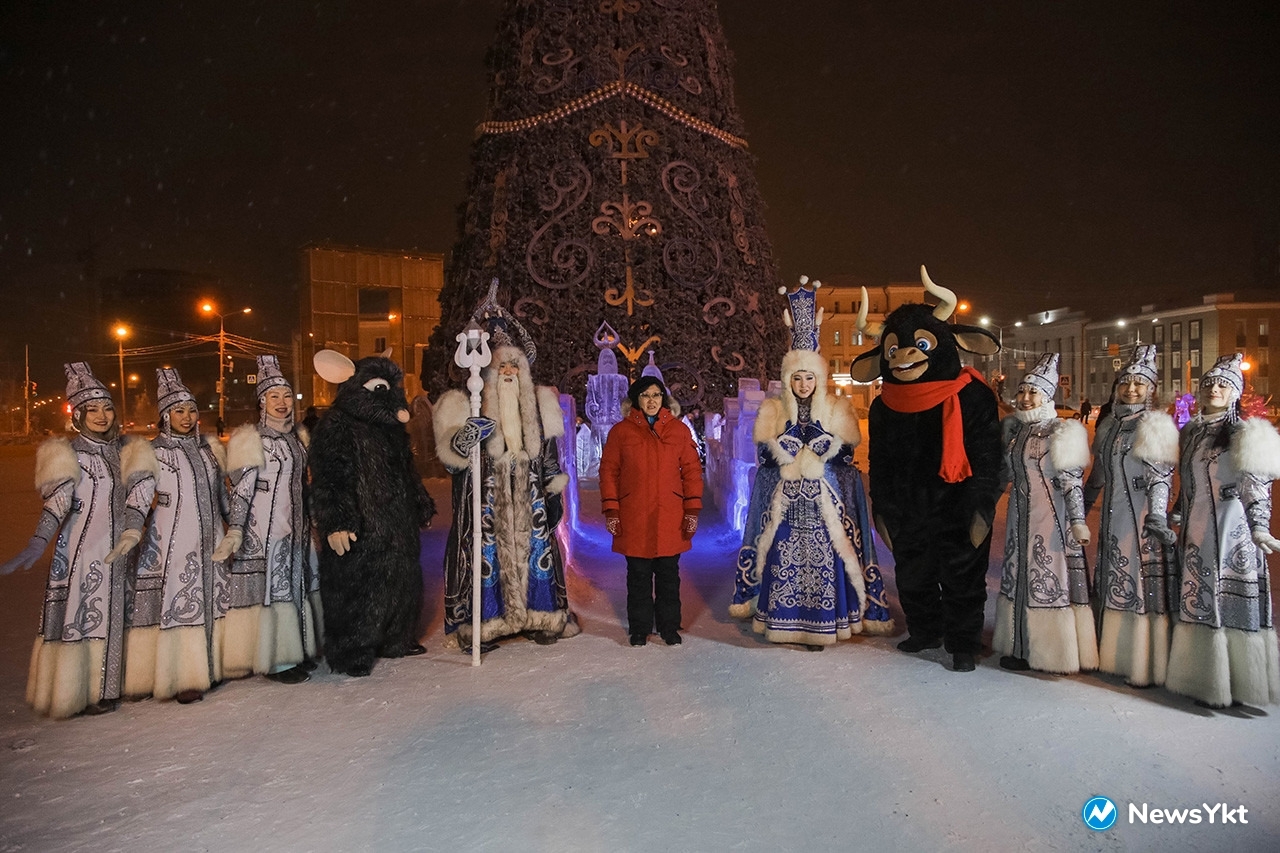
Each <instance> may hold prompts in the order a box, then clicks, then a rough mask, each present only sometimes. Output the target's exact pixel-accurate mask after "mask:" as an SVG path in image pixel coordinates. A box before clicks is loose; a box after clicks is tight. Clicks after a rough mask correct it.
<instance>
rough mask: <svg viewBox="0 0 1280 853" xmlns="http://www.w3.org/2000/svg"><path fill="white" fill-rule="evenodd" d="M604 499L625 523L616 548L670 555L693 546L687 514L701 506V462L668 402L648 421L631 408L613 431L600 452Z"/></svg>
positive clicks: (608, 508) (640, 554) (635, 554)
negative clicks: (655, 416)
mask: <svg viewBox="0 0 1280 853" xmlns="http://www.w3.org/2000/svg"><path fill="white" fill-rule="evenodd" d="M600 504H601V508H602V509H603V510H604V511H605V513H606V514H607V513H609V512H610V511H616V512H617V513H618V518H619V519H620V521H621V522H622V526H621V529H620V530H619V531H618V535H617V536H614V537H613V550H614V551H616V552H618V553H619V554H626V555H627V556H629V557H644V558H648V559H652V558H654V557H670V556H673V555H675V554H680V553H683V552H685V551H688V550H689V540H690V537H687V536H685V535H684V533H683V532H682V531H683V529H684V528H683V525H684V517H685V516H686V515H697V514H698V510H700V509H702V466H701V465H700V464H699V463H698V449H697V448H696V447H695V446H694V444H693V436H692V435H690V434H689V428H688V427H686V426H685V425H684V424H683V423H682V422H680V421H679V420H677V419H676V418H675V416H674V415H672V414H671V412H670V410H668V409H667V408H666V407H665V406H664V407H663V408H662V410H661V411H659V412H658V420H657V421H655V422H654V424H653V426H652V427H650V426H649V422H648V420H646V419H645V416H644V413H643V412H641V411H640V410H639V409H632V410H631V411H630V413H628V415H627V416H626V417H625V418H623V419H622V420H621V421H619V422H618V423H616V424H614V426H613V429H611V430H609V438H608V439H607V440H606V441H605V443H604V453H603V455H602V456H601V457H600Z"/></svg>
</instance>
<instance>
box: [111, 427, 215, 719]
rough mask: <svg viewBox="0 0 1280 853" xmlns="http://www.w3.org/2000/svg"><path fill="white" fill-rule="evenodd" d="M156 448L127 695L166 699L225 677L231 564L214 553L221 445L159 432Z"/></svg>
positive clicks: (134, 607)
mask: <svg viewBox="0 0 1280 853" xmlns="http://www.w3.org/2000/svg"><path fill="white" fill-rule="evenodd" d="M215 441H216V439H215ZM151 446H152V447H153V448H154V449H155V453H156V461H157V463H158V465H159V468H158V472H159V473H158V476H157V479H156V499H155V506H154V507H153V508H152V510H151V517H150V521H149V523H148V525H147V532H146V535H145V536H144V538H143V540H142V545H141V547H140V549H139V552H138V573H137V584H136V588H135V592H134V597H133V602H132V612H131V614H130V620H129V634H128V657H129V667H128V674H127V678H126V682H125V693H126V694H127V695H129V696H135V697H140V696H146V695H148V694H152V695H154V696H155V697H156V698H158V699H168V698H171V697H173V696H175V695H176V694H178V693H179V692H181V691H183V690H188V689H192V690H208V689H209V687H210V685H211V684H212V683H213V682H215V681H218V680H219V679H220V678H221V669H222V661H221V659H220V657H219V656H218V655H215V654H214V650H215V648H216V647H217V644H215V637H214V628H215V624H216V623H217V620H219V619H220V618H221V617H222V615H223V611H222V609H221V608H220V606H219V602H220V601H221V602H226V600H227V596H228V583H229V575H228V566H227V563H225V562H222V563H214V562H213V559H212V556H211V555H212V553H213V549H214V546H216V545H217V543H218V541H219V540H220V539H221V538H222V535H223V526H224V519H225V517H226V513H227V507H228V496H227V490H226V487H225V484H224V482H223V476H222V463H221V461H220V460H219V458H218V454H219V453H220V452H221V450H222V448H221V444H219V445H218V446H217V450H216V451H215V449H214V447H213V445H211V444H210V442H209V440H208V439H207V438H206V437H204V436H201V435H199V434H192V435H172V434H167V433H161V434H160V435H158V436H156V437H155V438H154V439H152V442H151ZM218 627H219V630H220V627H221V626H218Z"/></svg>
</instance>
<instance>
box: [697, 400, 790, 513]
mask: <svg viewBox="0 0 1280 853" xmlns="http://www.w3.org/2000/svg"><path fill="white" fill-rule="evenodd" d="M781 392H782V385H781V383H780V382H778V381H777V380H774V381H771V382H770V383H769V387H768V392H767V393H766V392H765V391H762V390H761V389H760V380H758V379H739V380H738V396H737V397H736V398H732V397H725V398H724V410H725V411H724V418H723V421H721V422H719V423H717V424H716V425H715V427H712V426H711V425H710V424H709V425H708V427H707V483H708V485H709V486H710V488H711V492H712V494H713V495H714V498H715V501H716V504H717V505H718V506H719V507H720V508H721V509H722V511H723V513H724V517H725V521H727V522H728V523H729V524H730V525H732V527H733V529H734V530H737V531H741V530H742V529H743V528H744V527H746V523H747V503H748V502H749V501H750V499H751V483H752V482H753V481H754V480H755V475H756V465H757V458H756V445H755V442H754V441H752V438H751V433H752V430H754V429H755V424H756V415H757V414H758V413H759V412H760V404H761V403H763V402H764V398H765V397H766V396H777V395H778V394H780V393H781Z"/></svg>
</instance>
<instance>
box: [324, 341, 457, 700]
mask: <svg viewBox="0 0 1280 853" xmlns="http://www.w3.org/2000/svg"><path fill="white" fill-rule="evenodd" d="M314 361H315V367H316V372H317V373H319V374H320V375H321V376H322V377H323V378H324V379H325V380H326V381H328V382H332V383H334V384H336V385H338V386H339V387H338V396H337V397H336V398H334V401H333V407H332V408H331V409H329V411H328V412H327V413H326V414H325V416H324V417H323V418H322V419H321V420H320V423H319V425H317V427H316V432H315V436H314V437H313V439H312V441H311V452H310V455H309V456H308V462H309V463H310V467H311V517H312V520H313V521H314V522H315V525H316V529H317V530H318V531H319V533H320V537H321V539H322V540H324V541H323V542H322V543H321V546H320V599H321V601H322V602H324V614H325V620H324V631H325V634H324V649H325V657H326V659H327V660H328V661H329V668H330V669H332V670H333V671H334V672H343V673H346V674H347V675H355V676H364V675H368V674H369V673H370V672H372V671H373V663H374V658H375V657H384V658H398V657H404V656H405V655H418V654H422V653H423V652H424V651H426V649H424V648H423V647H422V646H421V645H420V644H419V643H418V614H419V613H420V612H421V610H422V568H421V565H420V564H419V562H418V557H419V552H420V551H421V548H422V540H421V537H420V536H419V533H418V531H419V530H420V529H421V528H423V527H426V526H427V525H428V524H429V523H430V521H431V517H432V516H433V515H435V512H436V507H435V503H434V501H432V500H431V496H430V495H429V494H427V490H426V488H425V487H424V486H423V485H422V478H421V477H419V476H418V471H417V468H416V467H415V466H414V463H413V450H412V448H411V446H410V441H409V433H408V432H407V431H406V430H405V424H407V423H408V422H409V404H408V402H407V401H406V400H405V396H404V374H403V373H402V372H401V370H400V368H399V367H397V366H396V364H395V362H393V361H391V360H390V359H387V358H385V357H384V356H373V357H370V358H362V359H360V360H359V361H358V362H355V363H354V364H353V363H352V362H351V360H350V359H349V358H347V357H346V356H345V355H342V354H341V353H338V352H334V351H333V350H321V351H320V352H318V353H316V355H315V359H314Z"/></svg>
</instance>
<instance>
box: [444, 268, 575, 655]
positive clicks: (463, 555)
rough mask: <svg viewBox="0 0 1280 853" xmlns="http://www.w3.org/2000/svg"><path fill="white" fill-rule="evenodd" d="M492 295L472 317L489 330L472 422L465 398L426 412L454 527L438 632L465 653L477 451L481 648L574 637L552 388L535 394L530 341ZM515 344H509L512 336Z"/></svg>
mask: <svg viewBox="0 0 1280 853" xmlns="http://www.w3.org/2000/svg"><path fill="white" fill-rule="evenodd" d="M494 296H495V291H494V290H493V289H491V290H490V292H489V296H488V298H486V300H485V301H484V302H483V303H482V304H481V306H480V307H479V308H478V309H477V310H476V315H475V319H476V321H477V322H478V323H480V325H482V326H487V327H488V328H489V330H490V335H491V337H490V341H491V342H492V345H493V360H492V362H491V363H490V365H489V366H488V367H487V368H485V370H484V390H483V397H482V403H481V408H480V414H481V417H479V418H472V417H471V416H470V415H471V402H470V397H469V395H468V394H467V393H466V392H464V391H459V390H450V391H446V392H445V393H444V394H442V395H441V396H440V400H439V402H438V403H437V404H436V406H435V413H434V425H435V436H436V452H437V454H438V455H439V457H440V461H441V462H443V463H444V464H445V467H446V468H448V470H449V473H450V474H451V475H452V476H453V526H452V527H451V528H450V530H449V539H448V543H447V544H446V546H445V555H444V576H445V589H444V618H445V632H446V633H447V634H456V637H457V641H458V643H459V644H460V646H461V647H462V648H463V649H466V648H468V647H470V645H471V613H472V602H471V597H472V583H471V572H472V568H473V567H472V565H471V554H472V529H473V524H472V517H471V501H472V492H471V472H470V467H471V459H470V452H471V448H472V447H473V446H474V445H475V444H476V442H479V443H480V474H481V476H480V488H481V490H482V494H481V496H480V536H481V543H480V559H481V563H482V565H481V567H480V571H481V602H480V608H481V609H480V618H481V623H480V641H481V642H482V643H487V642H490V641H493V640H496V639H499V638H501V637H506V636H510V635H513V634H519V633H527V634H528V635H529V637H530V638H531V639H533V640H534V641H535V642H538V643H541V644H548V643H553V642H555V641H556V640H557V639H559V638H560V637H572V636H574V635H576V634H578V633H579V632H580V629H579V627H578V624H577V622H576V621H574V619H573V618H572V614H570V612H569V599H568V593H567V592H566V589H565V580H564V558H563V557H562V556H561V553H560V543H559V542H557V541H556V535H555V528H556V525H557V524H558V523H559V521H560V517H561V515H563V503H562V499H561V492H563V491H564V488H565V486H566V485H567V483H568V481H569V478H568V475H567V474H564V473H561V471H560V460H559V444H558V442H559V440H560V439H561V438H562V437H563V436H564V416H563V414H562V412H561V410H560V400H559V396H558V395H557V393H556V391H555V389H554V388H547V387H542V386H535V385H534V383H533V375H532V373H531V372H530V369H529V365H530V364H531V363H532V362H533V359H534V357H535V356H536V349H535V348H534V346H533V342H532V341H531V340H529V339H528V337H527V335H526V334H525V331H524V329H523V328H522V327H521V326H520V324H519V323H518V322H516V320H515V319H514V318H513V317H511V316H510V315H509V314H508V313H507V312H506V310H505V309H503V308H501V307H500V306H498V305H497V303H496V302H495V301H494ZM513 334H514V335H515V336H516V337H517V338H518V339H519V340H520V344H521V345H520V346H516V345H515V343H514V342H513V338H512V335H513Z"/></svg>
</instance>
